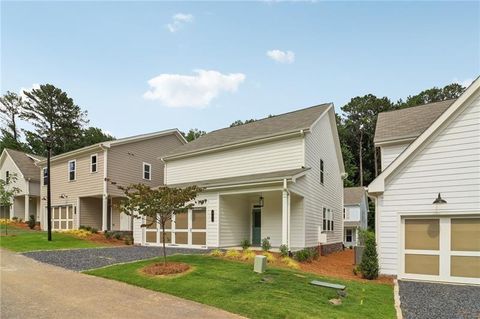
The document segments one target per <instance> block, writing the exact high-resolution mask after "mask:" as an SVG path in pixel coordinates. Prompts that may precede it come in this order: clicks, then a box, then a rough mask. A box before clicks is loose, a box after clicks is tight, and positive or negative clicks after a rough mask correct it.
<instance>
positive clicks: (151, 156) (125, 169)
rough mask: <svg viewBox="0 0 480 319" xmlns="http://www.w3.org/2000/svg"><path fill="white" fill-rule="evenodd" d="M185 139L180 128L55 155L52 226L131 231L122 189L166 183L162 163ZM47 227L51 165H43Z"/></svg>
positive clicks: (42, 188)
mask: <svg viewBox="0 0 480 319" xmlns="http://www.w3.org/2000/svg"><path fill="white" fill-rule="evenodd" d="M185 143H186V141H185V139H184V138H183V136H182V135H181V133H180V132H179V131H178V130H177V129H171V130H165V131H160V132H156V133H150V134H144V135H138V136H133V137H128V138H122V139H118V140H114V141H109V142H103V143H98V144H95V145H91V146H88V147H84V148H81V149H78V150H75V151H72V152H68V153H64V154H60V155H57V156H54V157H52V161H51V171H52V174H51V177H52V178H51V185H52V206H53V208H52V228H53V229H55V230H64V229H76V228H78V227H80V226H82V225H83V226H90V227H94V228H97V229H99V230H131V218H130V216H127V215H125V214H124V213H121V212H120V211H119V209H118V207H117V206H116V205H115V204H116V203H118V201H119V199H121V197H122V195H123V194H122V192H121V191H120V190H119V189H118V187H117V185H122V186H128V185H130V184H133V183H143V184H146V185H150V186H152V187H154V186H159V185H163V183H164V164H163V163H162V162H161V161H160V160H159V157H160V156H163V155H165V154H167V153H169V152H170V151H172V150H174V149H176V148H178V147H179V146H181V145H183V144H185ZM38 165H39V167H41V176H42V178H41V179H42V181H41V196H42V205H41V210H42V220H41V221H42V223H41V224H42V228H46V216H47V212H46V200H45V199H46V194H47V187H46V186H45V183H46V177H47V169H46V161H45V160H44V161H41V162H40V163H39V164H38ZM112 182H113V183H115V184H116V185H113V184H112Z"/></svg>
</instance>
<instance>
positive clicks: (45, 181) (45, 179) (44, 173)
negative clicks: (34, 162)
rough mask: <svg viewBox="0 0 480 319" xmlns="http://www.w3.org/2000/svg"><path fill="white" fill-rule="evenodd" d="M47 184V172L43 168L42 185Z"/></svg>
mask: <svg viewBox="0 0 480 319" xmlns="http://www.w3.org/2000/svg"><path fill="white" fill-rule="evenodd" d="M47 184H48V170H47V168H46V167H44V168H43V185H47Z"/></svg>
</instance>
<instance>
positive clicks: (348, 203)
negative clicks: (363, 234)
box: [343, 187, 368, 247]
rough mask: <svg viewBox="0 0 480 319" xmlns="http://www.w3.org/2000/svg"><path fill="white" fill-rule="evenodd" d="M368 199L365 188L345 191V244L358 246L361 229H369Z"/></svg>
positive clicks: (349, 188)
mask: <svg viewBox="0 0 480 319" xmlns="http://www.w3.org/2000/svg"><path fill="white" fill-rule="evenodd" d="M367 221H368V199H367V189H366V188H365V187H347V188H345V189H344V190H343V236H344V237H343V244H344V245H345V247H352V246H356V245H357V244H358V236H359V230H360V229H367Z"/></svg>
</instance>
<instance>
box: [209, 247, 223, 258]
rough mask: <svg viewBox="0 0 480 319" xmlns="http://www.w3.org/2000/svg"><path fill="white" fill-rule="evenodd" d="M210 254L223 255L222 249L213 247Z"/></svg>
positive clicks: (214, 255)
mask: <svg viewBox="0 0 480 319" xmlns="http://www.w3.org/2000/svg"><path fill="white" fill-rule="evenodd" d="M210 256H213V257H222V256H223V251H221V250H220V249H214V250H212V251H211V252H210Z"/></svg>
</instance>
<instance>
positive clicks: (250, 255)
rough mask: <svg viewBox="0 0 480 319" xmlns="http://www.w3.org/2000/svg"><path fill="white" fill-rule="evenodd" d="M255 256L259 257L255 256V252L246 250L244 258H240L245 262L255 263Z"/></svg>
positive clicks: (243, 253) (243, 254)
mask: <svg viewBox="0 0 480 319" xmlns="http://www.w3.org/2000/svg"><path fill="white" fill-rule="evenodd" d="M255 256H257V254H255V252H254V251H252V250H250V249H245V250H244V251H243V252H242V256H241V257H240V258H241V259H242V260H243V261H248V262H250V261H253V260H254V259H255Z"/></svg>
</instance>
